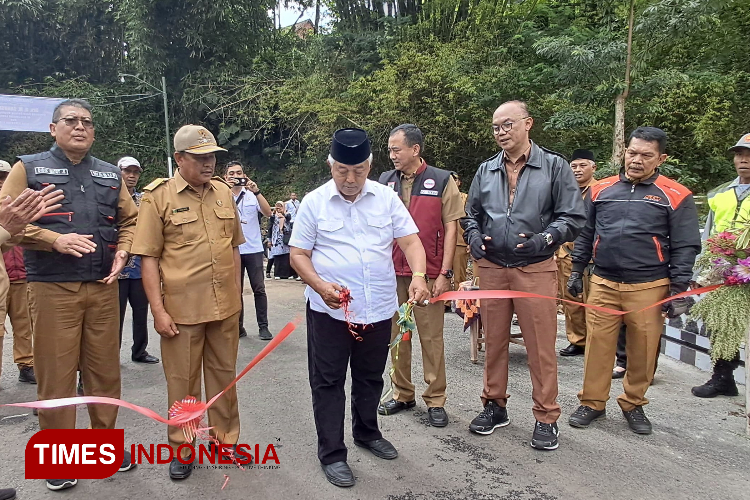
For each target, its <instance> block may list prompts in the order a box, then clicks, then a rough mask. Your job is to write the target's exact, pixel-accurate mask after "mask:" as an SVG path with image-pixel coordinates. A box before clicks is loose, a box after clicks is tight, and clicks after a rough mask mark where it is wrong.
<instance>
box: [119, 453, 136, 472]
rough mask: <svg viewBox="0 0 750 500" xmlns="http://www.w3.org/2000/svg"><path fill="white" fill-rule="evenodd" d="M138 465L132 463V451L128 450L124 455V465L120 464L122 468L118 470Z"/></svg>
mask: <svg viewBox="0 0 750 500" xmlns="http://www.w3.org/2000/svg"><path fill="white" fill-rule="evenodd" d="M136 465H137V464H131V463H130V452H129V451H127V450H126V451H125V453H124V454H123V457H122V465H120V468H119V469H118V470H117V472H125V471H129V470H133V469H135V466H136Z"/></svg>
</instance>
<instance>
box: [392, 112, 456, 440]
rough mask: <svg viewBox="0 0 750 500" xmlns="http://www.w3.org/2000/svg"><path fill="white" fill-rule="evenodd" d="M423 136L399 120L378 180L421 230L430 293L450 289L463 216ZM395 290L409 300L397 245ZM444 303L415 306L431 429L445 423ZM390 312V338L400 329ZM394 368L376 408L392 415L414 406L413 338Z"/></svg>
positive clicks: (399, 350) (396, 355)
mask: <svg viewBox="0 0 750 500" xmlns="http://www.w3.org/2000/svg"><path fill="white" fill-rule="evenodd" d="M423 146H424V138H423V135H422V132H421V131H420V130H419V128H418V127H417V126H415V125H412V124H403V125H399V126H398V127H396V128H394V129H393V130H392V131H391V134H390V137H389V138H388V151H389V154H390V158H391V161H392V162H393V166H394V167H395V169H394V170H390V171H388V172H384V173H383V174H381V176H380V179H379V182H380V183H381V184H385V185H386V186H388V187H390V188H392V189H393V190H394V191H396V192H397V193H398V194H399V197H400V198H401V200H402V201H403V203H404V206H406V209H407V210H408V211H409V214H410V215H411V216H412V218H413V219H414V222H415V223H416V224H417V227H418V228H419V235H418V236H419V239H420V241H421V242H422V246H423V247H424V248H425V254H426V259H427V277H428V278H429V280H430V281H432V283H429V286H430V288H431V292H432V296H433V297H437V296H438V295H441V294H443V293H444V292H447V291H449V290H450V289H451V280H452V279H453V269H452V268H453V255H454V253H455V250H456V232H457V226H458V222H457V221H458V219H460V218H461V217H463V216H464V215H465V212H464V206H463V205H462V204H461V194H460V192H459V191H458V187H457V186H456V183H455V182H454V181H453V178H452V177H451V174H450V172H448V171H447V170H442V169H439V168H435V167H432V166H430V165H427V163H426V162H425V161H424V160H423V159H422V157H421V154H422V152H423V149H424V147H423ZM393 265H394V269H395V271H396V290H397V294H398V302H399V304H403V303H404V302H406V300H407V298H408V289H409V284H410V282H411V278H412V270H411V268H410V267H409V265H408V262H407V261H406V259H405V258H404V255H403V252H402V251H401V249H400V248H398V246H394V248H393ZM444 315H445V305H444V304H443V303H442V302H436V303H434V304H429V305H427V306H424V307H416V308H415V309H414V319H415V320H416V322H417V336H418V337H419V342H420V345H421V347H422V367H423V371H424V381H425V383H426V384H427V389H425V392H424V393H423V394H422V399H423V400H424V402H425V404H426V405H427V407H428V408H427V420H428V421H429V423H430V425H432V426H434V427H445V426H446V425H448V415H447V414H446V412H445V409H444V406H445V400H446V386H447V382H446V377H445V347H444V342H443V320H444ZM397 319H398V314H396V315H395V316H394V319H393V323H392V329H391V341H393V340H395V338H396V337H397V336H398V333H399V326H398V325H397V322H396V320H397ZM391 359H392V361H393V366H394V372H393V376H392V381H393V386H394V389H393V399H391V400H389V401H386V402H384V403H382V404H381V405H379V406H378V413H380V414H381V415H393V414H395V413H398V412H399V411H402V410H405V409H408V408H413V407H414V406H415V405H416V401H415V394H414V384H413V383H412V379H411V340H402V341H401V342H400V344H399V345H398V346H397V347H394V349H393V350H392V351H391Z"/></svg>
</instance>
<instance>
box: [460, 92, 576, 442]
mask: <svg viewBox="0 0 750 500" xmlns="http://www.w3.org/2000/svg"><path fill="white" fill-rule="evenodd" d="M533 124H534V119H533V118H532V117H531V116H529V112H528V109H527V107H526V103H524V102H521V101H510V102H506V103H505V104H503V105H501V106H500V107H499V108H497V110H496V111H495V114H494V115H493V117H492V133H493V135H494V137H495V142H497V145H498V146H500V148H501V150H502V151H501V152H500V153H498V154H496V155H495V156H493V157H492V158H490V159H488V160H486V161H485V162H483V163H482V164H481V165H480V166H479V170H477V173H476V175H475V176H474V180H473V182H472V183H471V188H470V190H469V197H468V200H467V203H466V217H465V218H464V219H462V220H461V226H462V227H463V228H464V231H465V232H464V239H465V241H466V243H468V245H469V248H470V251H471V254H472V256H473V257H474V259H476V261H477V274H478V276H479V286H480V287H481V289H482V290H512V291H519V292H531V293H536V294H541V295H546V296H549V297H556V296H557V266H556V265H555V261H554V258H553V256H554V253H555V250H557V248H558V247H559V246H560V245H561V244H562V243H565V242H568V241H573V240H574V239H575V237H576V236H577V235H578V233H579V232H580V230H581V228H582V227H583V225H584V224H585V222H586V212H585V211H584V207H583V201H582V200H581V193H580V190H579V189H578V183H577V182H576V180H575V177H574V176H573V171H572V170H571V169H570V166H569V165H568V162H567V161H566V160H565V159H564V158H563V157H562V156H560V155H559V154H557V153H554V152H552V151H549V150H547V149H544V148H542V147H540V146H538V145H537V144H535V143H534V142H532V141H531V140H530V139H529V130H531V127H532V126H533ZM514 312H515V313H516V315H517V316H518V322H519V324H520V326H521V333H522V335H523V339H524V344H525V346H526V351H527V354H528V364H529V370H530V371H531V381H532V386H533V390H532V398H533V400H534V405H533V412H534V416H535V418H536V425H535V426H534V432H533V435H532V439H531V443H530V444H531V446H532V447H534V448H537V449H541V450H554V449H556V448H557V446H558V441H557V435H558V430H557V419H558V418H559V417H560V405H558V404H557V353H556V352H555V338H556V336H557V306H556V304H555V301H554V300H549V299H503V300H486V301H482V322H483V323H484V325H485V329H486V335H487V338H486V341H485V348H486V357H485V368H484V390H483V391H482V403H483V404H484V410H483V411H482V412H481V413H480V414H479V415H478V416H477V417H476V418H475V419H474V420H473V421H472V422H471V425H470V426H469V430H471V431H472V432H475V433H477V434H491V433H492V432H493V431H494V430H495V429H496V428H498V427H504V426H506V425H508V424H509V423H510V420H509V419H508V413H507V411H506V409H505V406H506V403H507V401H508V397H509V395H508V393H507V389H508V343H509V341H510V325H511V319H512V317H513V313H514Z"/></svg>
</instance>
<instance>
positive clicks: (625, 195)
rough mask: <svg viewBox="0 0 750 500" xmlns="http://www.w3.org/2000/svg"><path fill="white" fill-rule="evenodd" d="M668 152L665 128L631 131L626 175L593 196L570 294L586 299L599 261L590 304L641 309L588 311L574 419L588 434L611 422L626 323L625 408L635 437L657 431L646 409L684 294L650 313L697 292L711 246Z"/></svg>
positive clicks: (589, 198)
mask: <svg viewBox="0 0 750 500" xmlns="http://www.w3.org/2000/svg"><path fill="white" fill-rule="evenodd" d="M666 145H667V134H666V133H665V132H664V131H663V130H661V129H658V128H655V127H638V128H637V129H635V130H634V131H633V132H632V133H631V134H630V141H629V143H628V148H627V150H626V151H625V168H624V169H622V170H620V173H619V175H615V176H612V177H607V178H606V179H602V180H601V181H599V183H598V184H596V185H594V186H592V187H591V189H590V190H589V193H590V195H587V196H586V200H585V204H586V214H587V221H586V225H585V226H584V228H583V230H582V231H581V234H580V235H579V236H578V239H576V240H575V246H574V248H573V272H571V274H570V279H569V280H568V283H567V288H568V292H569V293H570V294H571V295H576V296H577V295H580V294H581V292H582V290H583V270H584V268H585V267H587V266H588V265H589V262H591V260H592V259H593V262H594V266H593V268H592V271H591V279H590V285H589V295H588V304H590V305H594V306H599V307H607V308H610V309H616V310H618V311H636V312H630V313H628V314H625V315H624V316H615V315H613V314H608V313H604V312H600V311H597V310H595V309H590V310H589V311H587V312H586V332H587V338H586V354H585V358H584V365H583V388H582V389H581V392H579V393H578V399H579V400H580V401H581V405H580V406H579V407H578V409H577V410H576V411H575V412H574V413H573V414H572V415H571V416H570V418H569V419H568V422H569V423H570V425H571V426H573V427H588V426H589V424H591V422H593V421H594V420H596V419H598V418H600V417H604V416H605V415H606V404H607V400H608V399H609V390H610V385H611V382H612V379H611V375H610V374H611V372H612V368H613V364H614V359H615V348H616V345H617V335H618V332H619V331H620V324H621V323H625V326H626V327H627V333H626V339H627V342H626V343H627V355H628V369H627V371H626V372H625V379H624V380H623V384H622V386H623V393H622V394H620V395H619V396H618V397H617V403H618V404H619V405H620V409H621V410H622V413H623V416H624V417H625V419H626V420H627V421H628V425H629V426H630V429H631V430H632V431H633V432H635V433H636V434H651V430H652V427H651V422H650V421H649V420H648V418H647V417H646V414H645V413H644V412H643V406H645V405H646V404H648V399H646V391H647V390H648V387H649V386H650V385H651V381H652V380H653V378H654V367H655V364H656V359H657V355H658V352H659V343H660V339H661V334H662V329H663V326H664V317H663V315H662V313H666V315H667V317H669V318H674V317H677V316H679V315H681V314H683V313H685V312H686V311H687V308H688V303H687V300H686V298H684V297H683V298H678V299H674V300H672V301H671V302H667V303H666V304H664V305H663V306H662V307H661V308H660V307H651V308H648V307H649V306H651V305H653V304H655V303H657V302H659V301H660V300H662V299H664V298H666V297H669V296H672V295H676V294H678V293H681V292H684V291H686V290H687V289H688V288H689V286H690V280H691V278H692V274H693V273H692V270H693V264H695V257H696V255H697V254H698V252H699V251H700V249H701V236H700V231H699V229H698V213H697V210H696V208H695V202H694V201H693V194H692V193H691V192H690V190H689V189H687V188H686V187H685V186H683V185H681V184H679V183H677V182H675V181H673V180H672V179H669V178H667V177H665V176H663V175H662V174H661V173H660V172H659V166H661V164H662V163H664V161H665V160H666V159H667V155H666V153H665V151H666ZM644 308H648V309H644Z"/></svg>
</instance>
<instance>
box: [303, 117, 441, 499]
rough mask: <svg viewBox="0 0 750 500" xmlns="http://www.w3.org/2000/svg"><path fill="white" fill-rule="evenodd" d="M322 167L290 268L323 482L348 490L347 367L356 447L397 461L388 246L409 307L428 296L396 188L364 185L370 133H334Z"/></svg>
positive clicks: (422, 262) (421, 257)
mask: <svg viewBox="0 0 750 500" xmlns="http://www.w3.org/2000/svg"><path fill="white" fill-rule="evenodd" d="M328 164H329V165H330V167H331V177H332V178H333V179H332V180H330V181H328V182H327V183H326V184H324V185H322V186H320V187H319V188H318V189H316V190H315V191H313V192H312V193H309V194H308V195H307V196H305V198H304V200H302V204H301V206H300V208H299V211H298V213H297V219H296V222H295V225H294V229H293V231H292V237H291V240H290V242H289V246H290V247H291V261H292V266H294V268H295V269H296V270H297V272H298V273H299V275H300V276H301V277H302V279H303V280H304V281H305V282H306V283H308V286H307V289H306V290H305V297H306V298H307V360H308V370H309V376H310V388H311V389H312V399H313V413H314V416H315V428H316V429H317V432H318V459H319V460H320V464H321V466H322V468H323V471H324V472H325V475H326V478H327V479H328V481H330V482H331V483H332V484H334V485H336V486H341V487H346V486H353V485H354V474H353V473H352V471H351V469H350V468H349V465H348V464H347V463H346V458H347V450H346V446H345V445H344V404H345V402H346V396H345V394H344V383H345V381H346V371H347V365H348V364H350V365H351V371H352V434H353V435H354V444H356V445H357V446H361V447H363V448H366V449H369V450H370V451H371V452H372V453H373V454H374V455H375V456H377V457H379V458H383V459H387V460H391V459H394V458H396V457H397V456H398V452H397V451H396V449H395V448H394V447H393V445H392V444H391V443H390V442H388V441H387V440H386V439H383V435H382V434H381V433H380V430H379V429H378V419H377V407H378V402H379V400H380V394H381V393H382V390H383V371H384V369H385V362H386V359H387V358H388V344H389V342H390V328H391V326H390V321H391V318H392V317H393V315H394V314H395V312H396V310H397V309H398V300H397V298H396V297H397V295H396V273H395V271H394V268H393V260H392V258H391V249H392V247H393V241H394V240H396V243H398V245H399V247H400V248H401V250H402V251H403V252H404V255H405V256H406V260H407V261H408V262H409V266H410V267H411V269H413V270H414V271H415V272H413V273H412V276H413V279H412V281H411V284H410V285H409V301H412V302H415V303H417V304H422V305H424V304H426V303H428V300H429V298H430V291H429V289H428V288H427V282H426V275H425V271H426V259H425V253H424V248H423V247H422V243H421V242H420V240H419V237H418V236H417V226H416V224H415V223H414V221H413V220H412V218H411V216H410V215H409V212H408V211H407V210H406V207H405V206H404V204H403V203H401V200H399V198H398V196H397V195H396V193H395V192H394V191H393V190H392V189H389V188H388V187H386V186H383V185H381V184H378V183H377V182H374V181H371V180H368V179H367V175H368V174H369V173H370V167H371V164H372V153H371V150H370V141H369V139H368V138H367V133H366V132H365V131H364V130H360V129H342V130H338V131H336V132H335V133H334V134H333V140H332V142H331V154H330V155H329V158H328ZM345 288H346V289H348V291H349V292H350V293H351V298H352V301H351V303H350V304H349V315H348V317H347V315H346V314H345V312H344V309H342V304H341V301H340V296H339V293H340V292H342V291H343V290H344V289H345ZM347 320H348V321H347Z"/></svg>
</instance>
